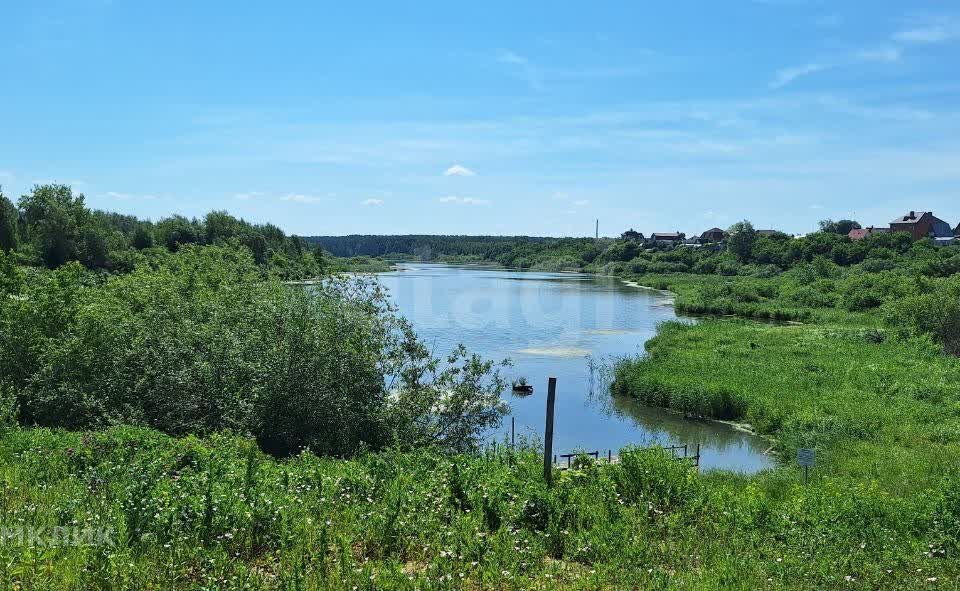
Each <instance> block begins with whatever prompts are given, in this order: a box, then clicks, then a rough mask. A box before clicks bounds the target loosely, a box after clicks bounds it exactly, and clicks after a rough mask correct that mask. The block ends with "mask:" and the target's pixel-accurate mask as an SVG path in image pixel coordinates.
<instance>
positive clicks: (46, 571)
mask: <svg viewBox="0 0 960 591" xmlns="http://www.w3.org/2000/svg"><path fill="white" fill-rule="evenodd" d="M507 453H508V452H501V453H488V454H484V455H471V456H448V455H442V454H436V453H433V452H430V451H422V452H419V453H409V452H408V453H394V452H382V453H379V454H371V455H366V456H362V457H359V458H357V459H354V460H349V461H348V460H333V459H324V458H320V457H317V456H315V455H312V454H310V453H303V454H301V455H300V456H297V457H295V458H292V459H289V460H286V461H278V460H275V459H273V458H271V457H268V456H264V455H261V454H260V453H259V452H258V451H256V449H255V446H254V445H253V444H252V442H251V441H248V440H244V439H241V438H235V437H229V436H222V435H221V436H212V437H210V438H207V439H196V438H193V437H188V438H185V439H179V440H178V439H172V438H170V437H167V436H165V435H160V434H158V433H156V432H152V431H148V430H141V429H132V428H116V429H112V430H109V431H105V432H100V433H88V434H84V433H66V432H58V431H50V430H45V429H36V430H16V429H15V430H12V431H9V432H7V433H6V434H5V435H3V436H2V437H0V480H2V482H3V484H4V486H3V488H2V493H0V509H2V512H0V515H2V519H3V522H4V524H5V525H7V526H10V525H11V524H16V525H19V526H30V527H38V528H51V527H53V526H56V525H70V524H81V525H85V526H105V527H109V528H113V530H114V531H115V532H116V536H115V538H114V544H113V545H112V546H88V547H72V546H58V547H43V546H37V545H30V546H24V545H18V544H12V543H5V544H2V545H0V587H2V588H4V589H148V588H156V589H160V588H162V589H240V588H246V589H354V588H356V589H462V588H465V589H482V588H493V589H528V588H588V589H592V588H602V589H620V588H640V589H667V588H684V589H720V588H722V589H757V588H768V587H774V588H790V589H809V588H831V589H833V588H854V589H877V588H890V589H902V588H916V587H920V586H925V585H927V584H928V583H927V581H928V579H930V578H936V580H937V581H940V582H942V583H946V584H948V585H949V584H951V582H956V581H957V576H958V574H960V568H958V566H960V562H958V561H957V558H956V554H955V552H956V538H955V532H956V531H957V528H958V527H960V510H958V506H957V504H956V499H957V498H958V497H960V482H958V481H957V480H955V479H950V478H946V479H943V478H941V480H940V481H938V483H937V484H938V486H937V487H931V488H930V489H928V490H927V491H926V493H927V494H926V495H925V496H923V497H915V498H910V499H903V498H898V497H896V496H892V495H889V494H887V493H885V492H884V491H882V490H880V489H878V488H877V487H875V486H873V485H871V484H870V483H869V482H864V483H859V484H852V483H850V482H848V481H845V480H835V479H833V478H822V479H818V480H816V481H815V483H814V484H812V485H811V486H808V487H804V486H802V485H801V484H800V483H799V480H798V479H797V475H796V473H791V472H785V471H773V472H768V473H764V474H761V475H759V476H756V477H753V478H751V479H744V478H742V477H736V476H732V475H724V474H712V475H710V476H707V477H700V476H698V475H697V474H696V473H695V471H694V470H693V469H692V468H691V467H690V466H688V465H687V464H686V463H683V462H680V461H677V460H674V459H672V458H670V457H669V455H668V454H666V453H658V452H656V451H649V450H624V451H623V452H622V453H621V462H620V464H615V465H604V464H597V463H594V462H592V461H590V460H586V461H583V462H580V463H578V466H577V469H574V470H570V471H565V472H562V473H560V475H559V477H558V479H557V481H556V482H555V484H554V486H553V487H550V488H548V487H547V486H545V485H544V483H543V481H542V479H541V477H540V474H539V472H540V469H541V462H540V459H539V457H538V456H537V454H536V453H535V452H533V451H532V450H527V449H524V450H520V451H518V452H517V453H516V454H515V455H514V456H513V457H509V456H508V455H507Z"/></svg>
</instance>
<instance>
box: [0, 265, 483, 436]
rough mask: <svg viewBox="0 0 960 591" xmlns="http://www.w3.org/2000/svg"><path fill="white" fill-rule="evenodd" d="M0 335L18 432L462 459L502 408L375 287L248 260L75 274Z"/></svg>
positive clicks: (46, 290) (38, 284) (75, 269)
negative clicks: (433, 450)
mask: <svg viewBox="0 0 960 591" xmlns="http://www.w3.org/2000/svg"><path fill="white" fill-rule="evenodd" d="M0 323H2V325H0V326H2V329H3V334H4V335H5V338H4V339H3V340H2V342H0V384H6V385H7V387H10V388H13V389H15V390H16V392H17V406H18V407H19V411H20V420H21V421H22V422H24V423H25V424H37V425H49V426H60V427H67V428H71V429H77V428H90V427H102V426H105V425H109V424H115V423H133V424H140V425H148V426H151V427H154V428H157V429H160V430H163V431H166V432H168V433H173V434H188V433H209V432H213V431H217V430H222V429H231V430H235V431H240V432H244V433H250V434H253V435H255V436H256V437H257V438H258V439H259V440H260V441H261V443H262V444H263V445H264V447H265V448H266V449H270V450H272V451H276V452H279V453H288V452H291V451H295V450H298V449H301V448H303V447H311V448H312V449H314V450H316V451H318V452H321V453H330V454H350V453H355V452H356V451H358V450H360V449H361V448H363V447H371V448H380V447H383V446H385V445H391V444H401V445H403V444H407V445H414V444H416V445H431V444H435V445H441V446H445V447H451V448H457V449H460V448H463V447H469V446H470V445H472V444H473V443H475V442H476V440H477V437H478V435H479V432H480V431H481V430H482V429H484V428H486V427H488V426H490V425H492V424H494V423H496V422H497V421H498V419H499V417H500V413H501V410H502V409H501V408H500V402H499V398H498V394H499V390H500V389H501V388H502V384H501V383H500V381H499V378H498V377H497V376H496V375H491V372H492V370H493V369H494V368H493V366H492V365H491V364H489V363H487V362H483V361H481V360H479V359H477V358H475V357H471V356H469V355H468V354H467V353H466V352H465V351H463V350H458V351H454V352H453V354H452V356H451V357H450V358H449V359H448V363H447V364H440V363H439V362H438V361H437V360H434V359H433V358H432V357H431V356H430V355H429V353H428V351H427V349H426V347H425V346H423V345H422V344H421V343H419V342H418V341H417V340H416V338H415V336H414V335H413V333H412V330H411V329H410V327H409V326H408V325H407V324H406V323H405V322H404V321H402V320H401V319H400V318H398V317H396V316H395V315H394V314H393V311H392V309H391V308H390V306H389V305H388V301H387V299H386V296H385V294H384V293H383V292H382V290H381V289H380V288H379V286H378V284H376V283H375V282H373V281H371V280H369V279H362V278H352V279H331V280H329V281H327V282H325V283H323V284H319V285H315V286H313V287H310V288H304V287H300V286H286V285H283V284H282V283H281V282H280V281H278V280H274V279H264V278H263V277H262V274H261V272H260V269H259V268H258V266H257V265H256V264H255V262H254V261H253V259H252V257H251V256H250V254H249V252H248V251H246V250H243V249H234V248H227V247H223V248H221V247H191V246H185V247H181V248H180V250H179V252H178V253H177V254H176V255H173V256H171V257H169V258H168V259H166V260H165V261H164V262H162V263H161V264H159V265H158V266H157V267H156V268H146V267H140V268H138V269H137V270H136V271H134V272H132V273H130V274H127V275H123V276H119V277H114V278H111V279H109V280H107V281H105V282H102V283H101V282H98V281H97V280H95V279H94V278H92V277H90V276H89V275H88V274H86V273H84V271H83V270H82V269H81V268H80V266H79V265H77V264H76V263H74V264H69V265H66V266H63V267H61V268H60V269H58V270H56V271H52V272H48V273H41V274H36V275H35V276H34V277H33V279H32V280H29V281H23V282H22V283H21V284H20V286H19V288H17V289H16V292H15V293H11V294H9V295H8V297H4V298H3V301H0ZM488 377H490V378H491V380H490V381H489V382H488V381H487V380H486V378H488ZM388 383H392V384H394V390H393V391H392V392H388V391H387V389H386V387H387V386H386V384H388Z"/></svg>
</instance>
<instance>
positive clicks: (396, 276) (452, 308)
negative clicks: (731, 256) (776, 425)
mask: <svg viewBox="0 0 960 591" xmlns="http://www.w3.org/2000/svg"><path fill="white" fill-rule="evenodd" d="M380 280H381V283H382V284H383V285H384V286H385V287H386V288H387V289H388V290H389V292H390V295H391V298H392V299H393V301H394V303H396V305H397V307H398V308H399V310H400V312H401V313H402V314H403V315H404V316H406V317H407V319H408V320H410V321H411V323H412V324H413V326H414V328H415V329H416V331H417V333H418V334H419V335H420V337H421V338H422V339H423V340H424V341H425V342H426V343H427V345H428V346H430V347H431V348H432V349H433V350H434V351H436V352H437V353H438V354H443V353H446V352H448V351H450V350H452V349H453V348H454V347H455V346H456V345H457V344H459V343H463V344H464V345H466V346H467V347H468V348H469V349H470V350H472V351H475V352H477V353H479V354H481V355H483V356H485V357H487V358H489V359H504V358H510V359H512V361H513V363H514V365H513V367H512V368H510V371H509V373H508V374H506V375H505V377H506V378H507V379H508V380H512V379H517V378H519V377H520V376H524V377H526V378H528V380H529V381H530V383H531V384H532V385H533V386H534V394H533V395H532V396H528V397H526V398H522V399H520V398H514V397H512V396H511V395H510V394H509V393H508V394H507V396H510V399H509V400H510V403H511V406H512V407H513V417H514V419H515V421H516V429H517V434H518V436H528V437H532V438H537V437H540V436H541V434H542V432H543V425H544V404H545V394H546V382H547V377H549V376H554V377H556V378H557V381H558V386H557V404H556V430H555V440H554V448H555V449H556V450H557V451H558V453H565V452H569V451H573V450H575V449H578V448H579V449H590V450H595V449H596V450H603V451H604V452H605V451H606V450H607V449H612V450H613V451H614V452H616V451H617V450H619V449H620V448H622V447H624V446H627V445H649V444H654V443H660V444H668V443H669V444H680V445H683V444H685V443H687V444H692V445H696V443H698V442H699V443H701V445H702V446H705V449H703V450H702V451H703V465H704V466H722V467H729V468H739V469H743V470H755V469H758V468H761V467H763V466H765V465H769V463H770V458H769V457H767V456H764V455H762V454H761V453H760V452H762V451H763V449H761V448H762V447H763V440H758V441H759V443H755V442H754V440H755V439H756V438H750V436H749V435H746V434H743V433H739V432H737V431H735V430H734V429H732V428H730V427H729V426H727V425H720V424H717V423H697V422H690V421H684V419H683V417H680V416H677V415H674V414H672V413H667V412H664V411H658V410H654V409H645V408H643V407H641V406H639V405H637V404H636V403H635V402H634V401H632V400H625V401H614V400H612V399H610V396H609V394H608V389H607V384H608V383H609V375H608V374H609V371H610V370H609V363H604V364H598V363H595V362H594V361H593V360H594V359H603V360H608V361H609V360H613V359H616V358H617V357H618V356H633V355H638V354H642V353H643V344H644V343H645V342H646V340H647V339H649V338H650V337H652V336H653V335H654V334H656V327H657V324H659V323H660V322H663V321H666V320H676V315H675V314H674V311H673V308H672V306H671V301H672V300H671V298H670V297H669V296H667V295H665V294H663V293H661V292H656V291H652V290H646V289H638V288H636V287H630V286H628V285H625V284H624V283H623V282H622V281H620V280H618V279H615V278H612V277H595V276H591V275H583V274H576V273H542V272H521V271H511V270H505V269H495V268H494V269H492V268H489V267H486V268H484V267H477V266H449V265H439V264H422V263H417V264H404V265H402V267H401V270H399V271H397V272H391V273H385V274H381V275H380ZM505 428H506V430H507V431H509V428H510V423H509V421H508V422H507V424H506V425H505ZM501 434H502V433H501ZM738 442H739V444H738ZM738 445H739V447H738Z"/></svg>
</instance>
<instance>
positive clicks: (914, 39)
mask: <svg viewBox="0 0 960 591" xmlns="http://www.w3.org/2000/svg"><path fill="white" fill-rule="evenodd" d="M954 39H960V22H957V21H955V20H954V19H951V18H944V17H941V18H936V19H931V20H929V21H927V22H925V23H922V24H919V25H918V26H915V27H912V28H909V29H903V30H900V31H897V32H896V33H894V34H893V40H894V41H899V42H901V43H922V44H933V43H946V42H947V41H953V40H954Z"/></svg>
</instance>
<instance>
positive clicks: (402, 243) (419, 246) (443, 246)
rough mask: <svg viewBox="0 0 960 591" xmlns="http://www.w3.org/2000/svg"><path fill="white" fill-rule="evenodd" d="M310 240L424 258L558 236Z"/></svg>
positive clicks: (488, 253) (331, 248)
mask: <svg viewBox="0 0 960 591" xmlns="http://www.w3.org/2000/svg"><path fill="white" fill-rule="evenodd" d="M303 240H305V241H306V242H307V243H308V244H310V245H312V246H315V245H318V244H319V245H320V246H321V247H323V249H324V250H326V251H327V252H329V253H331V254H333V255H334V256H338V257H354V256H373V257H379V256H385V255H391V254H398V255H401V254H402V255H415V256H417V257H420V258H424V259H433V258H436V257H440V256H475V257H482V258H491V259H495V258H496V257H497V255H500V254H503V253H507V252H510V251H511V250H513V249H514V248H516V246H517V245H518V244H524V243H526V244H543V243H548V242H555V241H557V240H558V239H557V238H545V237H536V236H454V235H449V236H442V235H440V236H437V235H426V234H406V235H396V236H376V235H369V234H354V235H351V236H304V237H303Z"/></svg>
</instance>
